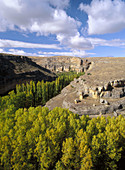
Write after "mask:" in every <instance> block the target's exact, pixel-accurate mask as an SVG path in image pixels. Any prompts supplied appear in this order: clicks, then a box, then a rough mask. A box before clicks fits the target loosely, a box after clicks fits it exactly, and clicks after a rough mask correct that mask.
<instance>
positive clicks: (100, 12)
mask: <svg viewBox="0 0 125 170" xmlns="http://www.w3.org/2000/svg"><path fill="white" fill-rule="evenodd" d="M79 9H80V10H82V11H84V12H86V13H87V14H88V33H89V34H106V33H114V32H118V31H120V30H122V29H124V28H125V2H124V1H122V0H92V2H91V4H90V5H86V4H83V3H81V4H80V6H79Z"/></svg>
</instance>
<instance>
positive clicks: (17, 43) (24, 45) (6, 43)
mask: <svg viewBox="0 0 125 170" xmlns="http://www.w3.org/2000/svg"><path fill="white" fill-rule="evenodd" d="M0 47H1V48H6V47H9V48H11V47H13V48H48V49H61V48H60V47H59V46H58V45H56V44H35V43H27V42H21V41H13V40H5V39H0Z"/></svg>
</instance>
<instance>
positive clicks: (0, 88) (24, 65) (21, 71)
mask: <svg viewBox="0 0 125 170" xmlns="http://www.w3.org/2000/svg"><path fill="white" fill-rule="evenodd" d="M55 78H56V75H55V74H54V73H52V72H51V71H50V70H48V69H45V68H43V67H41V66H39V65H37V64H36V63H35V62H33V61H32V60H31V59H30V58H28V57H25V56H16V55H9V54H0V95H2V94H5V93H7V92H8V91H10V90H12V89H14V88H15V87H16V84H18V83H24V82H26V81H30V80H34V81H38V80H45V81H47V80H49V81H51V80H54V79H55Z"/></svg>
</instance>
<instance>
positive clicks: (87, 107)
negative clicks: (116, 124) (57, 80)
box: [46, 57, 125, 116]
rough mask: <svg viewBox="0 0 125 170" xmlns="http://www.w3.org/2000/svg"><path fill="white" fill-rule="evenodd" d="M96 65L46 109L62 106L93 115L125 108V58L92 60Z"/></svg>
mask: <svg viewBox="0 0 125 170" xmlns="http://www.w3.org/2000/svg"><path fill="white" fill-rule="evenodd" d="M88 60H89V61H90V62H91V63H93V64H92V65H91V66H90V68H89V70H88V71H87V72H86V73H85V75H83V76H81V77H80V78H78V79H74V81H72V82H71V83H70V85H69V86H67V87H66V88H64V89H63V90H62V92H61V94H60V95H58V96H56V97H55V98H53V99H51V100H50V101H49V102H48V103H47V104H46V106H47V107H49V108H50V109H52V108H53V107H56V106H60V107H64V108H69V109H70V110H71V111H73V112H75V113H78V114H79V115H82V114H89V115H91V116H95V115H102V114H109V113H112V114H114V113H115V112H116V111H118V110H119V109H123V110H124V109H125V58H123V57H122V58H88Z"/></svg>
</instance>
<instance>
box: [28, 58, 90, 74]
mask: <svg viewBox="0 0 125 170" xmlns="http://www.w3.org/2000/svg"><path fill="white" fill-rule="evenodd" d="M30 58H31V59H32V60H33V61H34V62H36V63H37V64H39V65H40V66H42V67H44V68H47V69H49V70H51V71H54V72H62V71H71V70H72V71H77V72H83V71H86V70H87V69H88V68H89V66H90V64H91V62H88V60H87V59H81V58H79V57H71V56H54V57H30Z"/></svg>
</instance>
